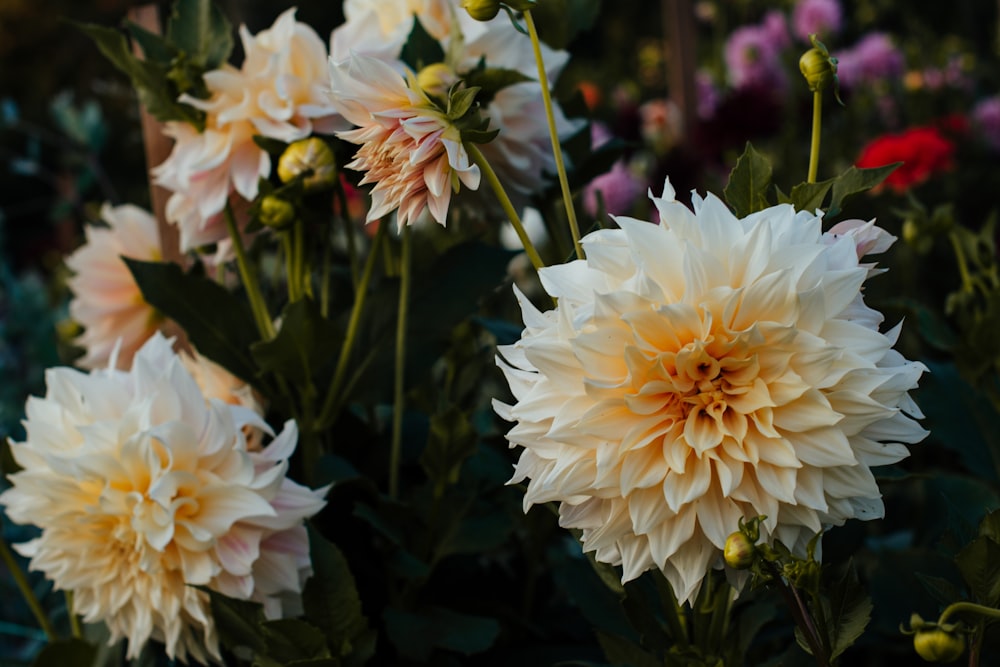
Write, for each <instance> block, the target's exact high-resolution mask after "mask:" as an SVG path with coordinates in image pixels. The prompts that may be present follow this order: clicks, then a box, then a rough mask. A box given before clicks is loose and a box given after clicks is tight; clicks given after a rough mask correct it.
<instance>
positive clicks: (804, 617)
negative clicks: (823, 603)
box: [769, 563, 830, 667]
mask: <svg viewBox="0 0 1000 667" xmlns="http://www.w3.org/2000/svg"><path fill="white" fill-rule="evenodd" d="M769 565H770V566H771V574H772V575H773V581H774V582H775V584H776V585H777V586H778V590H779V591H780V592H781V595H782V597H784V598H785V603H786V604H787V605H788V610H789V611H790V612H791V613H792V618H793V619H794V620H795V624H796V625H797V626H799V629H800V630H802V636H803V637H805V640H806V644H808V645H809V650H810V652H811V653H812V656H813V658H814V659H815V660H816V665H817V666H818V667H830V659H829V656H827V654H826V651H825V650H824V648H823V641H822V640H821V639H820V636H819V632H818V631H817V630H816V624H815V623H813V619H812V616H811V615H810V614H809V608H808V607H807V606H806V603H805V601H804V600H803V599H802V597H801V596H800V595H799V592H798V590H796V588H795V586H792V585H791V584H790V583H789V582H788V581H786V580H785V578H784V576H782V574H781V570H780V568H778V566H777V565H775V564H774V563H769Z"/></svg>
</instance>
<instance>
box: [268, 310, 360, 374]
mask: <svg viewBox="0 0 1000 667" xmlns="http://www.w3.org/2000/svg"><path fill="white" fill-rule="evenodd" d="M340 338H341V333H340V328H339V327H338V326H337V325H336V324H334V323H333V322H331V321H330V320H327V319H325V318H324V317H323V316H322V314H321V313H320V309H319V305H317V304H316V303H314V302H313V301H312V300H310V299H300V300H299V301H296V302H294V303H289V304H288V305H287V306H285V310H284V311H283V312H282V316H281V329H280V330H278V333H277V335H276V336H275V337H274V338H273V339H272V340H269V341H258V342H256V343H254V344H253V345H251V346H250V352H251V354H252V355H253V358H254V361H256V362H257V365H258V366H259V367H260V370H261V371H262V372H271V373H274V374H275V375H280V376H282V377H284V378H285V379H286V380H288V381H289V382H291V383H292V384H294V385H297V386H300V387H301V386H305V385H309V384H311V382H312V378H313V377H314V375H315V374H316V372H317V371H319V370H320V369H322V368H323V367H324V366H325V365H326V364H328V363H330V362H331V361H332V360H333V358H334V357H335V356H336V354H337V352H338V349H339V345H336V344H334V342H335V341H337V340H339V339H340Z"/></svg>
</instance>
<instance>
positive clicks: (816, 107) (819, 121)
mask: <svg viewBox="0 0 1000 667" xmlns="http://www.w3.org/2000/svg"><path fill="white" fill-rule="evenodd" d="M822 126H823V91H822V90H816V91H814V92H813V118H812V141H811V142H810V144H809V176H808V177H807V178H806V181H807V182H809V183H815V182H816V175H817V174H818V173H819V141H820V134H821V129H822Z"/></svg>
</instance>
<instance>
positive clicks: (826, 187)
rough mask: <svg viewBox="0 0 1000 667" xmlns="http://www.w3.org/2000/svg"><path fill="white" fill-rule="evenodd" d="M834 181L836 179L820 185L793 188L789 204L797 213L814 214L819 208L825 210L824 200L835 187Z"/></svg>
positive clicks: (812, 184)
mask: <svg viewBox="0 0 1000 667" xmlns="http://www.w3.org/2000/svg"><path fill="white" fill-rule="evenodd" d="M833 181H834V179H832V178H830V179H827V180H825V181H821V182H819V183H799V184H798V185H796V186H795V187H793V188H792V192H791V195H789V197H788V203H790V204H791V205H792V206H794V207H795V210H796V211H809V212H810V213H812V212H813V211H815V210H816V209H818V208H823V200H824V199H826V194H827V193H828V192H829V191H830V188H831V187H833Z"/></svg>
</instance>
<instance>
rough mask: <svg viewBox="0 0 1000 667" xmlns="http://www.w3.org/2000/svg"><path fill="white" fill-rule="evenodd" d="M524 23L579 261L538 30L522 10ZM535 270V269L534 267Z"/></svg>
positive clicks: (579, 246)
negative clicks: (533, 57)
mask: <svg viewBox="0 0 1000 667" xmlns="http://www.w3.org/2000/svg"><path fill="white" fill-rule="evenodd" d="M524 23H525V25H527V26H528V35H529V36H530V37H531V47H532V49H533V50H534V53H535V63H536V64H537V65H538V83H539V85H541V88H542V103H543V104H544V105H545V119H546V120H547V121H548V124H549V139H550V140H551V141H552V157H553V158H555V161H556V172H557V173H558V174H559V188H560V189H561V190H562V198H563V204H564V205H565V207H566V219H567V220H568V221H569V231H570V234H571V235H572V236H573V248H574V250H575V251H576V256H577V258H579V259H584V258H585V257H586V255H585V254H584V252H583V245H582V244H581V243H580V225H579V224H578V223H577V221H576V210H575V209H574V208H573V195H572V194H571V193H570V191H569V179H568V178H567V176H566V164H565V162H564V161H563V155H562V147H560V145H559V134H558V132H557V131H556V117H555V114H554V113H553V111H552V93H551V92H550V91H549V77H548V75H547V74H546V72H545V61H544V60H543V59H542V46H541V42H540V40H539V39H538V30H537V29H536V28H535V20H534V19H533V18H532V16H531V10H530V9H526V10H524ZM536 268H537V267H536Z"/></svg>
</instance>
